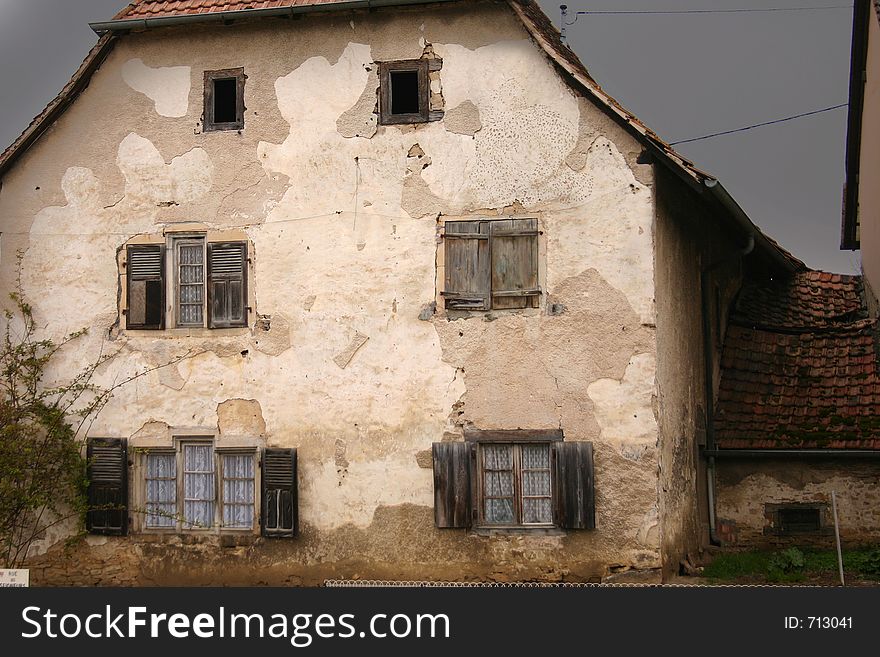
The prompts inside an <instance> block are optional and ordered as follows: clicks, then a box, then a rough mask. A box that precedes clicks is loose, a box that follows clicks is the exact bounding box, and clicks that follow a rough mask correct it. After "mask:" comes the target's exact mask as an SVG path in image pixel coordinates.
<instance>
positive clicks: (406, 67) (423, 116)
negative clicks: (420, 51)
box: [379, 59, 431, 125]
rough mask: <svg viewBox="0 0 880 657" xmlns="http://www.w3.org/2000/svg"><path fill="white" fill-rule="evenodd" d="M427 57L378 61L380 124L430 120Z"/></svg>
mask: <svg viewBox="0 0 880 657" xmlns="http://www.w3.org/2000/svg"><path fill="white" fill-rule="evenodd" d="M428 92H429V83H428V62H427V60H421V59H415V60H408V61H399V62H380V63H379V122H380V123H381V124H383V125H394V124H400V123H424V122H427V121H429V120H431V118H430V116H431V112H430V102H429V93H428Z"/></svg>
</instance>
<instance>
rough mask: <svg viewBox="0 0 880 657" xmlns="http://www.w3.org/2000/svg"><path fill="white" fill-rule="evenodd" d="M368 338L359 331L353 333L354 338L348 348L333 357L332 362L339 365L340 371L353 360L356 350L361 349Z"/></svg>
mask: <svg viewBox="0 0 880 657" xmlns="http://www.w3.org/2000/svg"><path fill="white" fill-rule="evenodd" d="M369 339H370V338H369V336H366V335H364V334H363V333H361V332H360V331H355V334H354V337H353V338H352V339H351V342H349V344H348V346H347V347H346V348H345V349H343V350H342V351H341V352H340V353H338V354H337V355H336V356H334V357H333V362H334V363H336V364H337V365H339V368H340V369H343V370H344V369H345V368H346V366H348V364H349V363H350V362H351V359H352V358H354V355H355V354H356V353H357V352H358V349H360V348H361V347H363V346H364V345H365V344H366V343H367V340H369Z"/></svg>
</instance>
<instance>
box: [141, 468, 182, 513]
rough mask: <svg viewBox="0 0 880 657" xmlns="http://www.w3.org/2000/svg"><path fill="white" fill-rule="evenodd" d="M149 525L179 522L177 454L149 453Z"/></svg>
mask: <svg viewBox="0 0 880 657" xmlns="http://www.w3.org/2000/svg"><path fill="white" fill-rule="evenodd" d="M146 485H147V489H146V507H147V523H146V524H147V527H174V526H175V525H176V524H177V518H176V516H177V456H176V455H175V454H147V474H146Z"/></svg>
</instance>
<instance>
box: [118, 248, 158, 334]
mask: <svg viewBox="0 0 880 657" xmlns="http://www.w3.org/2000/svg"><path fill="white" fill-rule="evenodd" d="M127 256H128V257H127V260H126V262H127V270H128V271H127V274H128V276H127V278H128V295H127V296H128V310H127V311H126V316H125V325H126V328H130V329H162V328H164V327H165V248H164V247H163V246H162V245H160V244H149V245H137V246H129V247H128V254H127Z"/></svg>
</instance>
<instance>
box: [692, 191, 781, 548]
mask: <svg viewBox="0 0 880 657" xmlns="http://www.w3.org/2000/svg"><path fill="white" fill-rule="evenodd" d="M709 183H710V180H706V181H705V183H704V184H705V185H706V187H708V188H709V189H710V190H716V189H717V190H720V191H719V192H716V193H717V194H718V196H719V197H723V195H727V198H730V195H729V194H727V191H726V190H725V189H724V187H722V186H721V184H720V183H719V182H718V181H717V180H711V183H712V184H711V185H710V184H709ZM730 200H731V201H733V199H730ZM733 203H734V205H736V202H735V201H733ZM736 207H737V208H738V209H739V206H738V205H736ZM739 211H740V212H741V213H742V209H739ZM732 214H733V213H732ZM743 217H745V213H743ZM746 221H748V227H749V229H750V230H749V233H748V242H747V243H746V245H745V247H743V248H742V249H740V250H739V251H736V252H735V253H733V254H732V255H729V256H727V257H726V258H722V259H721V260H718V261H716V262H713V263H712V264H710V265H709V266H708V267H706V268H705V269H701V270H700V314H701V316H702V320H703V367H704V377H705V381H704V383H705V395H706V446H707V448H708V449H706V450H705V452H704V454H706V455H707V456H708V464H707V467H706V497H707V498H708V499H707V501H708V505H709V542H710V543H712V545H721V541H720V540H719V539H718V534H717V531H716V528H715V523H716V518H715V453H716V452H717V450H716V449H715V424H714V419H715V363H714V359H713V357H712V356H713V354H714V351H715V350H714V349H713V347H712V323H711V320H710V319H709V304H710V303H711V299H710V297H709V276H710V274H711V273H712V272H713V271H715V270H716V269H718V268H719V267H721V266H723V265H725V264H727V263H729V262H733V261H734V260H737V259H742V258H745V257H746V256H747V255H749V254H750V253H751V252H752V251H754V250H755V233H756V232H757V229H756V228H755V226H754V224H752V222H751V221H749V220H748V217H746ZM780 256H781V254H780Z"/></svg>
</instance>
